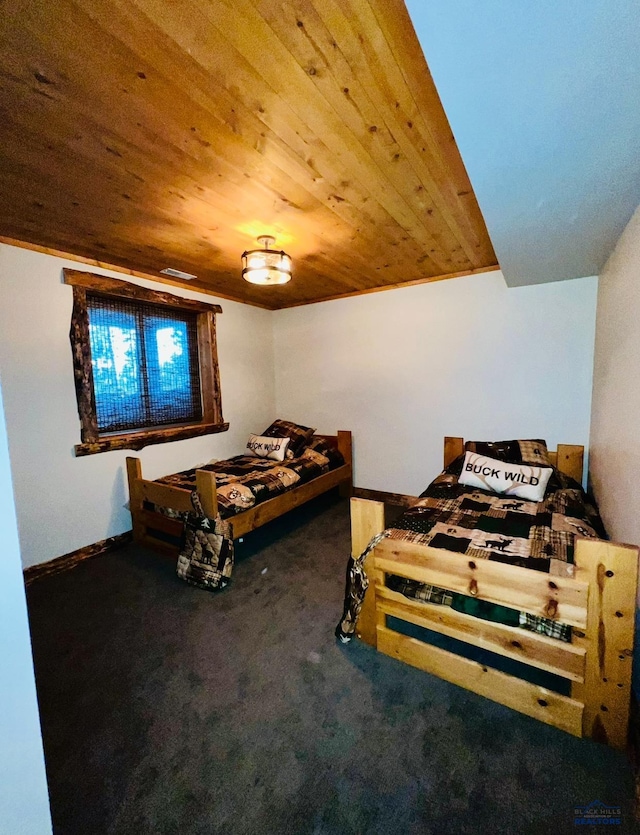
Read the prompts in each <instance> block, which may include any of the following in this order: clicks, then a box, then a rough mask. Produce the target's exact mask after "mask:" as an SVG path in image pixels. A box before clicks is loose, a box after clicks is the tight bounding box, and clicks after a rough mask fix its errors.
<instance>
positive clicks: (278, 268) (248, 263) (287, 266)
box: [242, 235, 291, 284]
mask: <svg viewBox="0 0 640 835" xmlns="http://www.w3.org/2000/svg"><path fill="white" fill-rule="evenodd" d="M275 242H276V239H275V238H272V237H271V235H260V237H259V238H258V243H261V244H262V249H250V250H248V251H247V252H243V253H242V277H243V278H244V280H245V281H250V282H251V283H252V284H286V283H287V281H291V257H290V256H289V255H287V253H286V252H284V251H283V250H275V249H269V247H271V246H273V244H274V243H275Z"/></svg>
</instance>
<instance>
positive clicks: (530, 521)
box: [339, 456, 606, 641]
mask: <svg viewBox="0 0 640 835" xmlns="http://www.w3.org/2000/svg"><path fill="white" fill-rule="evenodd" d="M462 462H463V456H461V457H460V458H458V459H456V461H454V462H453V463H452V464H451V465H450V466H449V467H448V468H447V469H446V470H445V471H444V472H442V473H441V474H440V475H439V476H438V477H437V478H436V479H435V480H434V481H433V482H432V483H431V484H430V485H429V487H428V488H427V489H426V490H425V491H424V493H423V494H422V495H421V497H420V499H419V500H418V502H417V503H416V504H415V505H414V506H413V507H411V508H409V509H408V510H407V511H406V512H405V513H403V514H402V516H400V518H399V519H397V520H396V521H395V522H394V523H393V526H392V527H391V528H389V529H388V530H387V531H386V535H387V536H388V537H390V538H391V539H403V540H406V541H409V542H417V543H420V544H422V545H431V546H432V547H433V548H444V549H446V550H447V551H457V552H458V553H460V554H465V555H466V556H469V557H473V558H474V559H488V560H497V561H498V562H503V563H509V564H511V565H517V566H521V567H523V568H532V569H534V570H536V571H545V572H547V573H550V574H554V575H557V576H569V577H570V576H573V547H574V538H575V536H576V534H579V535H581V536H593V537H598V538H601V539H605V538H606V533H605V531H604V527H603V525H602V521H601V519H600V516H599V514H598V511H597V510H596V508H595V507H594V506H593V505H592V504H591V503H590V502H589V500H588V498H587V496H586V494H585V493H584V491H583V490H582V488H581V486H580V485H579V484H578V483H577V482H575V481H573V480H572V479H570V478H569V477H568V476H566V475H564V474H563V473H561V472H559V471H558V470H556V469H554V470H553V474H552V476H551V478H550V480H549V484H548V486H547V491H546V495H545V498H544V500H543V501H541V502H529V501H524V500H521V499H514V498H512V497H505V496H500V495H498V494H497V493H492V492H489V491H486V490H481V489H478V488H471V487H465V486H464V485H461V484H459V483H458V476H459V475H460V471H461V469H462ZM388 584H389V586H390V587H391V588H393V589H394V591H398V592H400V593H402V594H404V595H405V596H407V597H412V598H415V599H418V600H424V601H428V602H430V603H438V604H442V605H448V606H451V607H452V608H454V609H457V610H458V611H463V612H466V613H467V614H470V615H475V616H477V617H481V618H484V619H487V620H492V621H495V622H498V623H507V624H509V625H512V626H514V625H515V626H518V625H519V626H522V627H524V628H525V629H531V630H533V631H535V632H540V633H542V634H546V635H549V636H550V637H554V638H560V639H561V640H565V641H568V640H570V634H571V633H570V627H568V626H565V625H564V624H560V623H557V622H555V621H551V620H548V619H546V618H540V617H534V616H533V615H528V614H526V613H524V612H516V611H514V610H512V609H507V608H505V607H503V606H496V605H494V604H491V603H487V602H486V601H482V600H476V599H475V598H471V597H468V596H465V595H462V594H457V593H454V592H450V591H447V590H445V589H441V588H438V587H436V586H431V585H427V584H423V583H417V582H415V581H413V580H406V579H403V578H401V577H390V578H389V579H388ZM347 599H349V589H347ZM345 623H346V621H345ZM354 627H355V624H354ZM339 628H340V627H339ZM343 631H344V632H345V633H346V632H347V631H351V630H350V629H349V630H347V629H345V628H343Z"/></svg>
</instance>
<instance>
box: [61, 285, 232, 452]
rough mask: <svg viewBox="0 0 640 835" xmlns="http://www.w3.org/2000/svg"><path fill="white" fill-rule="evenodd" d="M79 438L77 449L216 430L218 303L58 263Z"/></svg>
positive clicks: (115, 446)
mask: <svg viewBox="0 0 640 835" xmlns="http://www.w3.org/2000/svg"><path fill="white" fill-rule="evenodd" d="M64 273H65V282H66V283H67V284H71V285H73V294H74V309H73V316H72V322H71V345H72V349H73V356H74V373H75V379H76V394H77V398H78V412H79V414H80V421H81V427H82V443H81V444H78V445H77V446H76V454H77V455H87V454H90V453H92V452H102V451H105V450H109V449H120V448H131V449H140V448H141V447H142V446H145V445H146V444H148V443H159V442H162V441H169V440H175V439H177V438H185V437H193V436H194V435H203V434H207V433H210V432H222V431H225V430H226V429H227V428H228V424H226V423H223V421H222V405H221V400H220V383H219V376H218V365H217V356H216V345H215V313H219V312H222V311H221V308H220V307H219V306H218V305H207V304H204V303H202V302H196V301H192V300H190V299H183V298H180V297H178V296H173V295H170V294H169V293H162V292H158V291H154V290H147V289H145V288H142V287H139V286H138V285H135V284H130V283H128V282H124V281H117V280H115V279H110V278H104V277H102V276H96V275H92V274H91V273H83V272H79V271H77V270H65V271H64Z"/></svg>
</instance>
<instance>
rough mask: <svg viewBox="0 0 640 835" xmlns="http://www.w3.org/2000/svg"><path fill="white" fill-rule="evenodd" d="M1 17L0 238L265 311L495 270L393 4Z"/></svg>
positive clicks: (214, 1)
mask: <svg viewBox="0 0 640 835" xmlns="http://www.w3.org/2000/svg"><path fill="white" fill-rule="evenodd" d="M2 7H3V15H2V22H1V23H0V33H1V34H0V38H1V43H0V45H1V50H0V71H1V73H2V83H1V85H0V88H1V89H0V107H1V114H0V115H1V117H2V118H1V119H0V235H2V236H4V237H5V238H11V239H15V240H20V241H27V242H30V243H32V244H37V245H39V246H43V247H49V248H54V249H58V250H63V251H66V252H69V253H74V254H76V255H80V256H85V257H87V258H94V259H99V260H101V261H104V262H108V263H111V264H114V265H118V266H122V267H125V268H128V269H131V270H134V271H142V272H147V273H151V274H153V275H157V274H158V272H159V270H161V269H163V268H164V267H174V268H177V269H180V270H185V271H187V272H190V273H195V274H196V275H197V276H198V279H197V281H195V282H191V284H190V286H191V287H198V288H203V289H206V290H208V291H210V292H214V293H217V294H220V295H223V296H226V297H229V298H234V299H238V300H240V301H245V302H250V303H254V304H259V305H263V306H266V307H270V308H279V307H287V306H291V305H295V304H303V303H306V302H311V301H319V300H322V299H327V298H333V297H336V296H341V295H347V294H353V293H358V292H367V291H371V290H372V289H375V288H379V287H383V286H389V285H401V284H403V283H408V282H416V281H420V280H422V281H424V280H429V279H437V278H442V277H447V276H451V275H455V274H460V273H467V272H473V271H481V270H482V269H483V268H491V267H493V266H494V265H495V264H496V257H495V254H494V251H493V248H492V245H491V242H490V240H489V237H488V234H487V230H486V228H485V224H484V221H483V219H482V216H481V214H480V210H479V208H478V205H477V202H476V199H475V196H474V194H473V191H472V189H471V185H470V183H469V180H468V177H467V175H466V172H465V170H464V166H463V164H462V161H461V159H460V155H459V153H458V150H457V148H456V145H455V142H454V139H453V136H452V134H451V131H450V128H449V125H448V122H447V119H446V116H445V114H444V111H443V109H442V107H441V105H440V101H439V98H438V94H437V92H436V89H435V87H434V84H433V82H432V80H431V76H430V74H429V71H428V68H427V65H426V63H425V59H424V56H423V55H422V51H421V49H420V46H419V44H418V41H417V38H416V36H415V33H414V31H413V28H412V25H411V22H410V20H409V17H408V14H407V11H406V8H405V6H404V3H403V2H402V0H171V2H167V0H55V2H42V0H5V2H4V3H3V4H2ZM259 234H273V235H274V236H275V237H276V246H277V248H280V247H282V248H284V249H286V250H287V251H288V252H289V253H290V255H291V256H292V258H293V267H294V278H293V280H292V281H291V282H290V283H289V284H288V285H285V286H281V287H270V288H264V287H255V286H253V285H250V284H247V283H246V282H244V281H243V280H242V279H241V276H240V255H241V253H242V252H243V250H245V249H247V248H249V249H250V248H252V247H254V245H257V244H255V238H256V237H257V235H259Z"/></svg>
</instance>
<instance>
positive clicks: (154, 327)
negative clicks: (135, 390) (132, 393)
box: [144, 314, 202, 424]
mask: <svg viewBox="0 0 640 835" xmlns="http://www.w3.org/2000/svg"><path fill="white" fill-rule="evenodd" d="M194 326H195V323H194ZM189 330H190V329H189V322H187V321H180V320H178V319H175V317H174V316H171V317H169V316H162V317H161V316H157V315H154V314H150V315H148V316H146V317H145V326H144V334H145V346H146V358H147V380H148V386H149V397H150V409H151V412H152V414H153V423H154V424H159V423H176V422H177V421H180V420H183V421H184V420H193V419H194V418H193V417H192V415H194V414H197V415H198V419H199V418H200V417H201V415H202V412H201V408H200V380H199V374H198V367H197V354H195V356H194V351H193V350H190V348H191V346H190V333H189ZM196 338H197V337H196V333H195V329H194V333H193V341H194V343H195V340H196ZM194 347H195V345H194ZM196 350H197V348H196Z"/></svg>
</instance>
